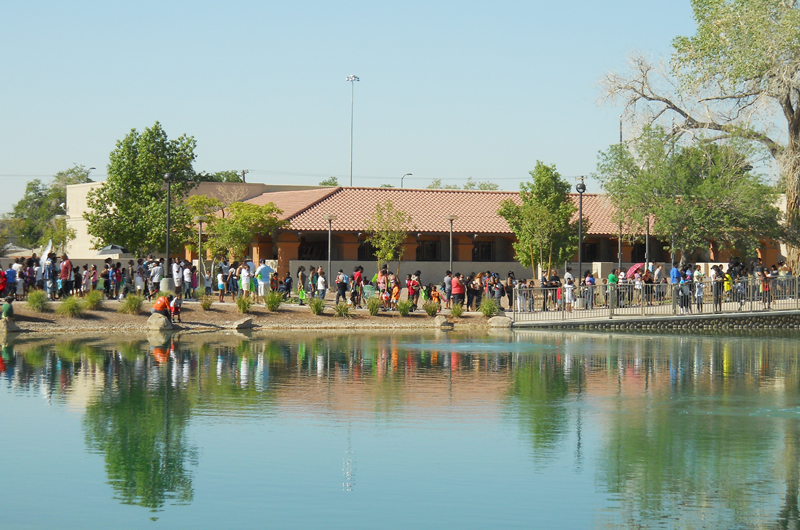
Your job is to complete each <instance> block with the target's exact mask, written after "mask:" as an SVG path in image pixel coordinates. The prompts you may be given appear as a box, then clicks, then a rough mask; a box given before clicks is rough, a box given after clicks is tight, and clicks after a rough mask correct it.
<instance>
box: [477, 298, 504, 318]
mask: <svg viewBox="0 0 800 530" xmlns="http://www.w3.org/2000/svg"><path fill="white" fill-rule="evenodd" d="M499 310H500V307H499V306H498V305H497V302H495V301H494V298H484V299H483V301H482V302H481V305H480V306H478V311H480V312H481V313H483V316H485V317H486V318H491V317H493V316H495V315H496V314H497V313H498V312H499Z"/></svg>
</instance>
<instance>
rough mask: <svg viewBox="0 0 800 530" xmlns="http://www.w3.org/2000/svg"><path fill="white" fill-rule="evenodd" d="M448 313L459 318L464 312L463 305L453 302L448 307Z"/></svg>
mask: <svg viewBox="0 0 800 530" xmlns="http://www.w3.org/2000/svg"><path fill="white" fill-rule="evenodd" d="M450 314H451V315H453V316H454V317H456V318H461V315H463V314H464V305H463V304H453V305H452V306H451V307H450Z"/></svg>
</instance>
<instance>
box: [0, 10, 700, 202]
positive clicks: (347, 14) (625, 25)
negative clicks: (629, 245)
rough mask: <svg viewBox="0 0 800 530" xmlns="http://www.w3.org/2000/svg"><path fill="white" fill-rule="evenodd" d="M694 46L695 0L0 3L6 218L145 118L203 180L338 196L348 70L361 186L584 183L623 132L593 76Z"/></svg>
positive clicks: (102, 165) (97, 160) (346, 163)
mask: <svg viewBox="0 0 800 530" xmlns="http://www.w3.org/2000/svg"><path fill="white" fill-rule="evenodd" d="M693 32H694V25H693V21H692V18H691V10H690V7H689V2H688V0H678V1H673V2H641V1H634V0H624V1H623V0H617V1H606V2H541V1H534V2H531V1H528V2H470V1H458V2H456V1H446V2H445V1H440V2H430V1H428V2H414V1H412V2H308V1H294V2H236V1H228V2H202V1H194V2H170V1H161V2H148V1H138V2H107V1H96V2H88V1H77V0H76V1H71V2H10V3H6V5H4V9H3V17H2V19H1V20H0V42H1V43H2V47H3V50H4V53H3V54H2V56H0V71H2V79H3V85H2V90H1V91H0V113H1V114H2V121H0V183H2V184H3V187H4V189H5V193H3V194H2V197H0V212H5V211H8V210H9V209H10V208H11V207H12V205H13V204H14V203H15V202H16V201H18V200H19V199H20V198H21V196H22V193H23V191H24V187H25V183H26V182H27V181H28V180H30V179H32V178H35V177H46V176H48V175H52V174H54V173H55V172H57V171H59V170H62V169H67V168H68V167H71V166H72V165H73V164H74V163H78V164H83V165H84V166H86V167H91V166H95V167H97V170H96V171H94V172H92V176H93V177H94V178H96V179H103V178H104V177H105V173H106V165H107V163H108V154H109V152H110V151H111V150H112V149H114V146H115V142H116V141H117V140H118V139H121V138H122V137H123V136H125V134H127V133H128V132H129V131H130V130H131V129H132V128H136V129H139V130H142V129H144V128H145V127H149V126H151V125H152V124H153V123H154V122H155V121H156V120H158V121H160V122H161V123H162V124H163V126H164V128H165V130H166V132H167V134H168V135H169V136H170V138H176V137H178V136H179V135H180V134H183V133H186V134H189V135H192V136H194V137H195V139H196V140H197V150H196V153H197V155H198V156H197V161H196V164H195V169H196V170H198V171H200V170H206V171H218V170H224V169H249V170H251V173H250V174H249V175H248V181H253V182H267V183H298V184H317V183H318V182H319V181H320V180H322V179H323V178H325V177H327V176H330V175H336V176H337V177H339V182H340V183H346V181H347V180H348V179H349V171H350V155H349V145H350V83H348V82H346V81H345V77H346V76H347V75H349V74H355V75H357V76H359V77H360V78H361V81H360V82H359V83H357V84H356V85H355V139H354V170H353V171H354V176H355V179H354V184H356V185H374V186H377V185H380V184H381V183H391V184H394V185H395V186H398V185H399V182H400V176H401V175H403V174H404V173H413V175H414V176H413V179H412V178H410V177H407V178H406V187H425V186H426V185H427V184H428V183H429V182H430V181H431V180H432V179H435V178H441V179H443V180H444V181H445V182H448V183H459V182H463V181H464V180H466V178H467V177H470V176H471V177H473V178H474V179H476V180H492V181H495V182H497V183H498V184H500V186H501V188H503V189H518V187H519V182H520V181H521V180H523V179H525V178H527V176H528V175H527V172H528V171H530V170H531V169H533V167H534V164H535V162H536V160H542V161H544V162H546V163H555V164H556V165H557V167H558V169H559V171H560V172H561V173H562V175H564V176H565V177H573V176H577V175H581V174H588V173H590V172H592V171H594V169H595V164H596V156H597V152H598V151H599V150H602V149H605V148H607V147H608V145H609V144H611V143H614V142H616V141H617V138H618V135H619V133H618V115H619V113H620V109H618V108H611V107H608V108H605V107H604V108H600V107H598V105H597V99H598V95H599V91H598V88H597V86H596V83H597V81H598V80H599V78H600V77H601V75H602V74H603V73H604V72H605V71H607V70H609V69H621V68H622V67H623V66H624V59H625V56H626V54H627V52H629V51H631V50H634V49H638V50H643V51H645V52H649V53H652V54H653V55H655V56H657V55H662V54H668V53H669V52H670V42H671V40H672V38H673V37H674V36H676V35H683V34H691V33H693ZM589 191H599V190H598V187H597V186H596V185H595V184H594V183H590V184H589Z"/></svg>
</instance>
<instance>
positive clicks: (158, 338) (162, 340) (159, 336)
mask: <svg viewBox="0 0 800 530" xmlns="http://www.w3.org/2000/svg"><path fill="white" fill-rule="evenodd" d="M171 338H172V332H170V331H155V330H150V331H148V332H147V342H148V343H150V346H152V347H153V348H157V347H166V346H167V345H168V344H169V341H170V339H171Z"/></svg>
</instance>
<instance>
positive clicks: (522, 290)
mask: <svg viewBox="0 0 800 530" xmlns="http://www.w3.org/2000/svg"><path fill="white" fill-rule="evenodd" d="M799 291H800V284H799V283H798V278H795V277H786V278H767V279H764V280H760V279H757V278H743V279H740V280H736V281H733V282H727V283H726V282H723V281H716V282H712V281H710V280H705V281H702V282H685V283H678V284H675V283H660V284H645V283H638V284H635V283H620V284H610V285H592V286H582V287H573V288H569V287H567V286H561V287H558V288H552V287H545V288H542V287H520V286H517V287H515V288H514V303H513V308H512V310H513V318H514V321H515V322H529V321H547V320H573V319H581V320H585V319H591V318H615V317H647V316H681V315H697V314H708V313H711V314H714V313H737V312H740V311H762V310H787V309H800V300H798V296H797V294H798V292H799Z"/></svg>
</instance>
